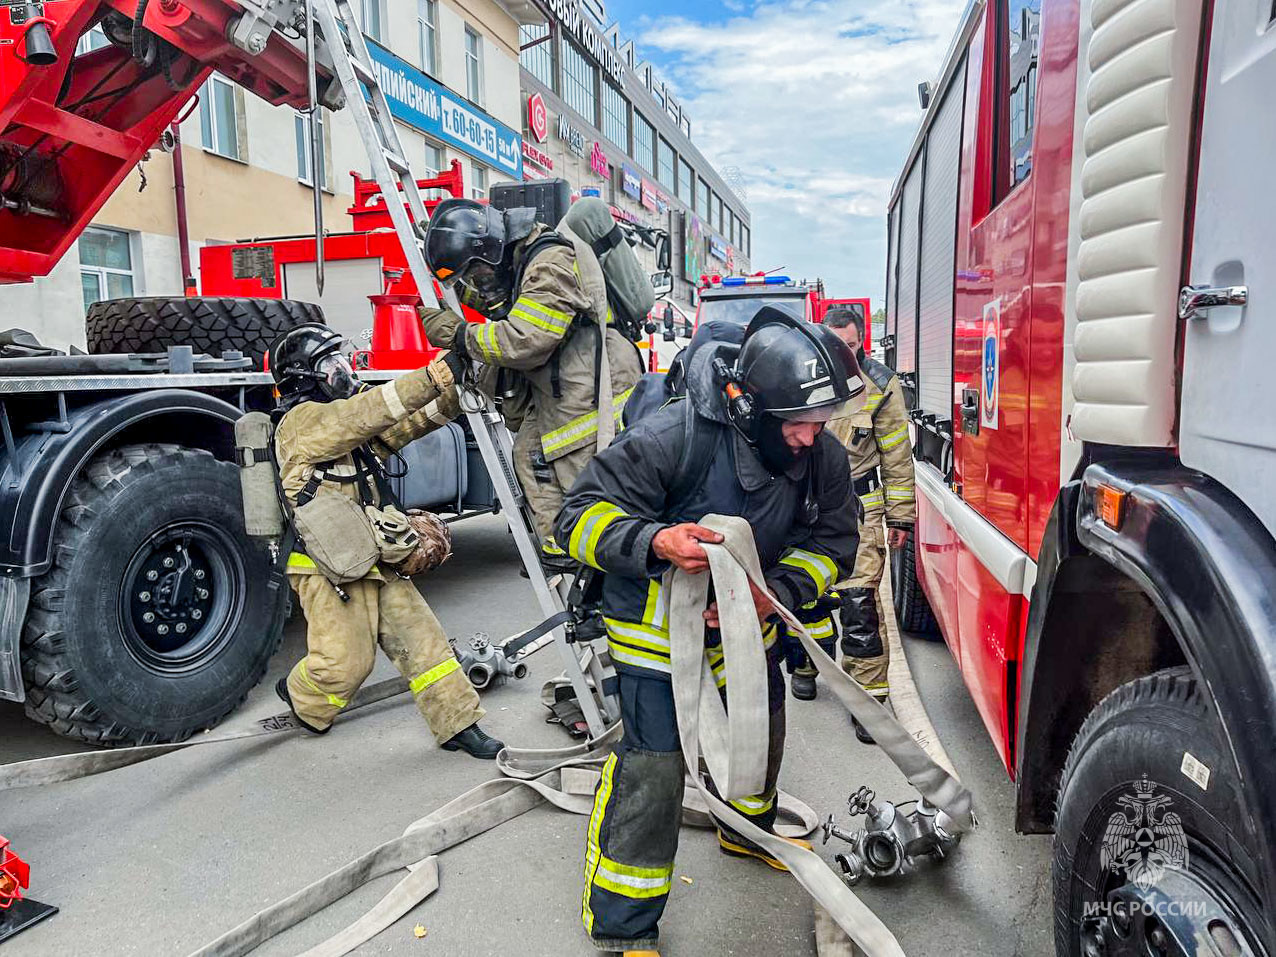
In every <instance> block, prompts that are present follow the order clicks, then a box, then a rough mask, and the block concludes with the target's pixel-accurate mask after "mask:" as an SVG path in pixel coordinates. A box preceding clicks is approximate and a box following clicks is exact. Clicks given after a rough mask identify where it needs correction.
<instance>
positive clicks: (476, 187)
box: [470, 163, 487, 199]
mask: <svg viewBox="0 0 1276 957" xmlns="http://www.w3.org/2000/svg"><path fill="white" fill-rule="evenodd" d="M473 169H474V177H473V179H471V180H470V198H471V199H487V167H486V166H479V164H478V163H474V164H473Z"/></svg>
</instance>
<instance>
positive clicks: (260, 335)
mask: <svg viewBox="0 0 1276 957" xmlns="http://www.w3.org/2000/svg"><path fill="white" fill-rule="evenodd" d="M84 322H85V332H86V336H87V339H88V349H89V354H90V355H105V354H107V353H112V352H167V351H168V348H169V346H191V347H193V348H194V350H195V353H196V354H199V353H206V354H208V355H210V356H214V357H217V356H220V355H221V354H222V353H223V352H228V351H231V350H236V351H239V352H242V353H243V354H244V355H246V356H249V357H251V358H252V360H253V363H254V365H255V366H256V367H257V368H261V364H262V358H263V357H264V356H265V355H266V349H267V348H268V347H269V346H270V343H271V342H272V341H273V340H274V339H275V337H276V336H278V335H280V334H281V333H284V332H287V331H288V330H289V329H291V328H293V327H294V326H299V325H301V324H302V323H303V322H323V310H322V309H321V308H319V306H317V305H315V304H314V303H309V302H296V301H294V300H291V299H232V298H214V297H209V298H202V297H190V298H183V297H168V296H156V297H152V298H145V299H106V300H103V301H102V302H95V303H93V305H91V306H89V311H88V315H87V316H86V317H85V320H84Z"/></svg>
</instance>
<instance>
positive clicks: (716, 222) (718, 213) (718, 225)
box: [709, 196, 723, 233]
mask: <svg viewBox="0 0 1276 957" xmlns="http://www.w3.org/2000/svg"><path fill="white" fill-rule="evenodd" d="M709 225H710V226H712V227H713V228H714V229H716V230H717V231H718V232H719V233H721V232H722V231H723V229H722V197H721V196H715V197H713V211H712V212H711V213H710V215H709Z"/></svg>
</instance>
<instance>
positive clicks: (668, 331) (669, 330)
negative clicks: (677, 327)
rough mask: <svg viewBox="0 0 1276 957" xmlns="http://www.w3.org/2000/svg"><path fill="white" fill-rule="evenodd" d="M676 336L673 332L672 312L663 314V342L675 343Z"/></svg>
mask: <svg viewBox="0 0 1276 957" xmlns="http://www.w3.org/2000/svg"><path fill="white" fill-rule="evenodd" d="M677 341H678V336H677V334H676V333H675V332H674V331H673V310H672V309H670V310H668V311H667V312H666V313H665V342H677Z"/></svg>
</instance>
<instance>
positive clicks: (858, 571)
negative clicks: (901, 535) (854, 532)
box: [837, 508, 891, 701]
mask: <svg viewBox="0 0 1276 957" xmlns="http://www.w3.org/2000/svg"><path fill="white" fill-rule="evenodd" d="M885 519H886V513H885V510H884V509H881V508H876V509H870V510H868V511H867V512H866V513H865V516H864V521H863V522H861V523H860V545H859V551H857V552H856V553H855V570H854V572H853V573H852V574H851V577H850V578H849V579H847V580H846V581H845V582H843V583H841V584H839V585H838V586H837V590H838V592H839V593H840V594H841V595H842V608H841V620H842V669H843V670H844V671H845V672H846V673H847V674H849V675H850V676H851V677H852V678H854V679H855V680H856V681H857V682H859V685H860V687H862V688H863V689H864V690H865V691H867V692H868V693H869V694H871V695H872V696H873V697H874V698H876V699H878V700H879V701H881V700H884V699H885V698H886V697H888V695H889V693H890V684H889V683H888V682H887V680H886V672H887V668H888V667H889V665H890V662H891V659H890V650H889V647H888V645H887V644H886V642H884V641H883V640H882V626H881V616H880V614H879V613H878V606H877V600H878V598H877V589H878V586H880V585H881V583H882V573H883V571H884V570H885V568H886V532H885Z"/></svg>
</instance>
